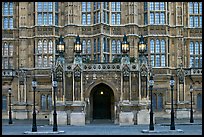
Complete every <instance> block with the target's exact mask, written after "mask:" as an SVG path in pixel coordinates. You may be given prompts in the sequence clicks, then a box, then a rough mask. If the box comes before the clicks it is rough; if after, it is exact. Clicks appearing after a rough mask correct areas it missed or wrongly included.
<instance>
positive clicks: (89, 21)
mask: <svg viewBox="0 0 204 137" xmlns="http://www.w3.org/2000/svg"><path fill="white" fill-rule="evenodd" d="M87 24H89V25H90V24H91V14H87Z"/></svg>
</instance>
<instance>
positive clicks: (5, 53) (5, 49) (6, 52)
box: [4, 43, 9, 56]
mask: <svg viewBox="0 0 204 137" xmlns="http://www.w3.org/2000/svg"><path fill="white" fill-rule="evenodd" d="M8 48H9V47H8V44H6V43H5V44H4V55H5V56H8Z"/></svg>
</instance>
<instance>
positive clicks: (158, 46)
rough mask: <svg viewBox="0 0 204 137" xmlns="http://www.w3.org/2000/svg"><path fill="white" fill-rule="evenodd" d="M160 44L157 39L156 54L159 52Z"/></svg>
mask: <svg viewBox="0 0 204 137" xmlns="http://www.w3.org/2000/svg"><path fill="white" fill-rule="evenodd" d="M159 50H160V42H159V40H158V39H157V40H156V53H159V52H160V51H159Z"/></svg>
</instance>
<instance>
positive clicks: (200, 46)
mask: <svg viewBox="0 0 204 137" xmlns="http://www.w3.org/2000/svg"><path fill="white" fill-rule="evenodd" d="M200 55H202V42H201V43H200Z"/></svg>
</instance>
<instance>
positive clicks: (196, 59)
mask: <svg viewBox="0 0 204 137" xmlns="http://www.w3.org/2000/svg"><path fill="white" fill-rule="evenodd" d="M198 64H199V58H198V57H195V67H199V66H198Z"/></svg>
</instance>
